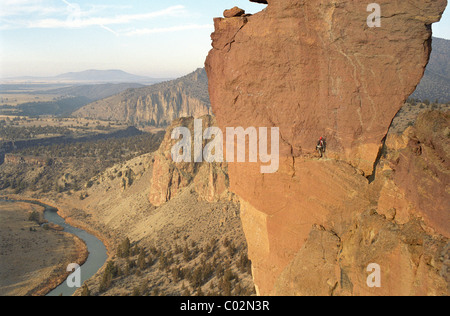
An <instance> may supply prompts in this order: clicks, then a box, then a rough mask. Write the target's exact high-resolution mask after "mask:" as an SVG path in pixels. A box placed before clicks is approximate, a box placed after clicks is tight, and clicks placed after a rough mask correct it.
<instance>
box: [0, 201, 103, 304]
mask: <svg viewBox="0 0 450 316" xmlns="http://www.w3.org/2000/svg"><path fill="white" fill-rule="evenodd" d="M0 198H5V199H8V200H13V201H20V200H26V201H30V202H36V203H41V204H45V205H47V206H49V207H52V208H54V209H56V210H57V214H58V215H59V216H60V217H61V218H63V219H64V220H65V221H66V223H67V224H68V225H70V226H73V227H75V228H78V229H80V230H84V231H85V232H87V233H89V234H91V235H92V236H95V237H96V238H97V239H98V240H100V241H101V242H102V243H103V244H104V246H105V248H106V254H107V258H108V259H107V260H109V259H111V258H112V255H111V253H112V250H111V246H110V241H109V240H108V239H107V238H105V236H103V235H102V234H100V233H99V232H97V231H95V230H94V229H93V228H92V227H90V226H88V225H86V224H85V223H83V222H81V221H78V220H76V219H74V218H73V217H72V216H71V215H70V213H69V212H68V210H66V209H65V208H64V207H61V205H60V204H59V203H57V202H55V201H54V200H49V199H46V198H41V199H36V198H32V197H29V196H26V195H14V194H8V195H4V196H3V197H0ZM30 205H33V204H30ZM64 234H67V235H68V236H71V238H73V239H74V241H75V245H76V254H77V255H76V256H72V258H75V259H73V260H72V261H71V262H70V263H77V264H79V265H80V266H82V265H83V264H85V263H86V261H87V259H88V256H89V252H88V249H87V247H86V244H85V243H84V242H83V241H82V240H81V239H80V238H79V237H77V236H75V235H73V234H68V233H64ZM107 260H105V263H106V262H107ZM104 266H105V264H103V266H102V267H101V268H100V269H99V270H102V269H103V268H104ZM69 275H70V272H66V269H63V270H61V271H60V273H59V274H53V275H51V276H50V277H49V278H48V279H47V280H46V281H45V282H43V283H42V284H41V286H40V287H39V289H37V290H36V291H34V293H33V294H32V295H36V296H44V295H47V294H48V293H50V292H51V291H53V290H54V289H56V288H57V287H58V286H59V285H60V284H62V283H63V282H64V281H65V280H66V279H67V277H68V276H69Z"/></svg>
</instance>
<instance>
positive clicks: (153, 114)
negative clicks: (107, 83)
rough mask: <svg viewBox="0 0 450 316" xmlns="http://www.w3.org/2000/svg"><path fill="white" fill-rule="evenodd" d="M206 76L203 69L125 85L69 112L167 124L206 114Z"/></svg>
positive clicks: (131, 121)
mask: <svg viewBox="0 0 450 316" xmlns="http://www.w3.org/2000/svg"><path fill="white" fill-rule="evenodd" d="M207 86H208V79H207V77H206V73H205V70H204V69H198V70H197V71H195V72H193V73H191V74H189V75H187V76H184V77H182V78H179V79H177V80H173V81H168V82H164V83H159V84H156V85H152V86H148V87H144V88H137V89H128V90H126V91H124V92H122V93H120V94H117V95H114V96H112V97H109V98H106V99H103V100H99V101H96V102H94V103H91V104H88V105H86V106H84V107H83V108H81V109H80V110H78V111H76V112H75V113H74V114H73V115H75V116H77V117H87V118H93V119H102V120H117V121H121V122H127V123H130V124H138V123H144V124H149V125H152V126H168V125H170V124H171V122H172V121H173V120H175V119H177V118H179V117H187V116H194V117H200V116H203V115H207V114H210V103H209V97H208V93H207Z"/></svg>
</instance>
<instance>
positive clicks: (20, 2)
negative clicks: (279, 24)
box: [0, 0, 450, 79]
mask: <svg viewBox="0 0 450 316" xmlns="http://www.w3.org/2000/svg"><path fill="white" fill-rule="evenodd" d="M233 6H239V7H241V8H243V9H245V10H246V11H247V12H248V13H256V12H258V11H260V10H262V9H263V8H264V7H265V5H261V4H256V3H251V2H249V1H248V0H235V1H231V0H230V1H221V0H195V1H190V2H188V1H185V0H167V1H164V2H157V1H137V0H130V1H121V0H101V1H97V3H96V4H91V3H89V2H88V1H85V0H0V7H1V11H0V43H1V45H0V78H2V79H5V78H15V77H25V76H31V77H53V76H58V75H61V74H64V73H69V72H82V71H86V70H122V71H125V72H127V73H130V74H134V75H139V76H146V77H151V78H177V77H181V76H183V75H186V74H188V73H190V72H192V71H194V70H195V69H197V68H200V67H203V66H204V60H205V58H206V56H207V54H208V52H209V50H210V49H211V39H210V35H211V33H212V32H213V31H214V26H213V18H214V17H220V16H222V14H223V11H224V10H225V9H228V8H231V7H233ZM433 36H435V37H438V38H444V39H450V9H448V8H447V10H446V12H445V13H444V16H443V18H442V20H441V22H440V23H437V24H435V25H433Z"/></svg>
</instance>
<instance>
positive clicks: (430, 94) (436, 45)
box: [411, 37, 450, 103]
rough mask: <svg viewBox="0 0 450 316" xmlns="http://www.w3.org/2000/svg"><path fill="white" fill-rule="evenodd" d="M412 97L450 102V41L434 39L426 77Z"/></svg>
mask: <svg viewBox="0 0 450 316" xmlns="http://www.w3.org/2000/svg"><path fill="white" fill-rule="evenodd" d="M411 97H413V98H416V99H420V100H422V101H423V100H429V101H432V102H434V101H435V100H438V101H439V102H440V103H447V102H450V41H449V40H446V39H441V38H436V37H434V38H433V51H432V52H431V57H430V62H429V64H428V66H427V69H426V70H425V75H424V77H423V79H422V81H421V82H420V84H419V86H418V87H417V89H416V91H415V92H414V93H413V94H412V95H411Z"/></svg>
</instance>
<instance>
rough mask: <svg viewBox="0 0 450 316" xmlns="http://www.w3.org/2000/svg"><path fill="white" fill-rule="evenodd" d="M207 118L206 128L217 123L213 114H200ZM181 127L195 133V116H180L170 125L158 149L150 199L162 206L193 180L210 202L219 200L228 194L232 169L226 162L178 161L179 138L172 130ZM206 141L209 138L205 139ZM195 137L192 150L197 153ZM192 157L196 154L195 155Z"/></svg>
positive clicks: (199, 192)
mask: <svg viewBox="0 0 450 316" xmlns="http://www.w3.org/2000/svg"><path fill="white" fill-rule="evenodd" d="M200 119H201V120H202V122H203V130H204V129H206V128H208V127H213V126H216V121H215V118H214V117H213V116H210V115H207V116H203V117H201V118H200ZM177 127H186V128H188V129H189V130H190V133H191V136H192V137H193V136H194V118H193V117H189V118H180V119H177V120H175V121H174V122H173V123H172V125H171V126H170V127H169V128H168V130H167V132H166V136H165V138H164V140H163V142H162V144H161V146H160V148H159V150H158V151H157V152H156V153H155V158H154V159H155V162H154V164H153V177H152V185H151V188H150V196H149V200H150V203H151V204H153V205H155V206H160V205H162V204H164V203H166V202H168V201H170V200H171V199H173V198H174V197H175V196H177V195H178V194H179V193H180V192H181V191H182V190H183V189H185V188H187V187H188V186H190V185H191V184H192V185H193V190H194V191H195V192H196V193H197V194H198V196H199V198H200V199H202V200H205V201H208V202H218V201H219V200H220V199H222V198H224V197H227V196H228V173H227V167H226V164H223V163H212V164H210V163H191V162H180V163H175V162H174V161H173V159H172V148H173V147H174V145H175V144H176V143H178V142H179V141H180V140H179V139H172V131H173V130H174V129H175V128H177ZM203 144H205V141H203ZM193 148H194V142H193V141H192V151H191V152H192V153H194V149H193ZM192 161H194V158H193V157H192Z"/></svg>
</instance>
